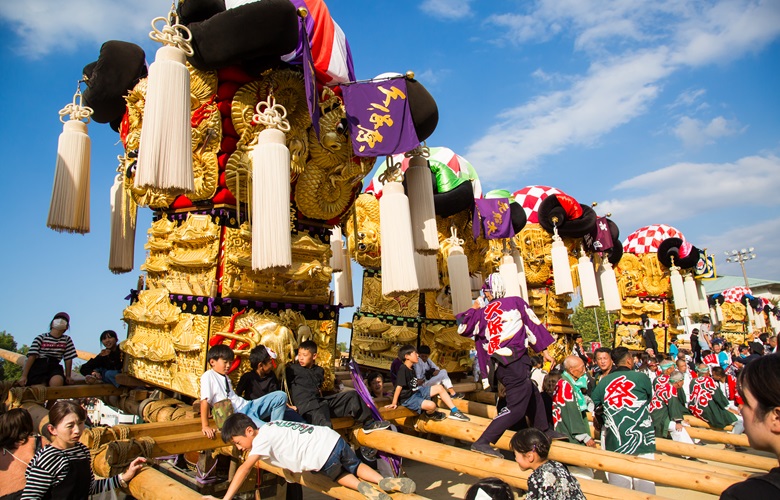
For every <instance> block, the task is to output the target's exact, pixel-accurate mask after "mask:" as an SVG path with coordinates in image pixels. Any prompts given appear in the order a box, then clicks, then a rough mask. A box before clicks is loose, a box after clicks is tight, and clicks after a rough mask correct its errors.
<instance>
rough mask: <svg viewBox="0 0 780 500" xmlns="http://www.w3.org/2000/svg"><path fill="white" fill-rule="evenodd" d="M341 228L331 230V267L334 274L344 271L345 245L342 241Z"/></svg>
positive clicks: (336, 227)
mask: <svg viewBox="0 0 780 500" xmlns="http://www.w3.org/2000/svg"><path fill="white" fill-rule="evenodd" d="M341 236H342V234H341V226H334V227H333V229H331V230H330V252H331V256H330V267H331V268H332V269H333V272H341V271H343V270H344V266H345V263H344V243H343V242H342V240H341Z"/></svg>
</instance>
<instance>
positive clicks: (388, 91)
mask: <svg viewBox="0 0 780 500" xmlns="http://www.w3.org/2000/svg"><path fill="white" fill-rule="evenodd" d="M341 89H342V92H343V95H344V105H345V108H346V112H347V121H348V122H349V133H350V135H351V136H352V148H353V150H354V151H355V155H357V156H386V155H393V154H398V153H405V152H407V151H410V150H412V149H414V148H415V147H417V146H418V145H419V144H420V141H419V140H418V139H417V132H416V131H415V130H414V123H413V122H412V113H411V111H410V109H409V100H408V98H407V93H406V79H405V78H404V77H398V78H394V79H391V80H384V81H381V82H367V83H354V84H351V85H343V86H342V87H341Z"/></svg>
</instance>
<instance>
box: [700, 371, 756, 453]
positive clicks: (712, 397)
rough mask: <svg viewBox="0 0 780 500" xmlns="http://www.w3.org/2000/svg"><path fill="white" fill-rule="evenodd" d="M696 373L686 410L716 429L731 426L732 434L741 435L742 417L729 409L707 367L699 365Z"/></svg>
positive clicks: (726, 400)
mask: <svg viewBox="0 0 780 500" xmlns="http://www.w3.org/2000/svg"><path fill="white" fill-rule="evenodd" d="M696 372H697V374H698V376H697V377H696V378H695V379H693V381H691V400H690V402H689V403H688V409H689V410H690V411H691V413H692V414H693V416H695V417H699V418H700V419H702V420H704V421H705V422H707V423H708V424H710V426H711V427H714V428H716V429H722V428H724V427H726V426H728V425H732V426H733V428H732V430H731V433H732V434H742V431H743V424H742V416H741V415H740V414H739V410H738V409H731V408H729V401H728V399H726V396H724V395H723V393H722V392H721V391H720V390H719V389H718V385H717V384H716V383H715V380H713V378H712V377H711V376H710V371H709V367H708V366H707V365H705V364H701V365H699V367H698V368H697V369H696ZM726 449H735V447H734V446H733V445H726Z"/></svg>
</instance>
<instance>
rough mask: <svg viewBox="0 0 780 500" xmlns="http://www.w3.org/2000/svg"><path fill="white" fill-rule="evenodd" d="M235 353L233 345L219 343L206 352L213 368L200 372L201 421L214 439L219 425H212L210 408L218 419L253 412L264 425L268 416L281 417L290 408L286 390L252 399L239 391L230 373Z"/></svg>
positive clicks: (215, 418) (253, 416)
mask: <svg viewBox="0 0 780 500" xmlns="http://www.w3.org/2000/svg"><path fill="white" fill-rule="evenodd" d="M234 356H235V353H233V349H231V348H230V347H228V346H226V345H224V344H217V345H215V346H213V347H211V348H209V350H208V352H207V353H206V360H207V362H208V364H209V366H210V369H209V370H206V371H205V372H204V373H203V375H201V376H200V422H201V432H202V433H203V435H204V436H206V437H207V438H209V439H214V437H215V436H216V434H217V429H215V428H213V427H209V409H212V413H213V414H214V420H216V421H217V422H220V421H222V420H223V419H224V418H227V417H228V416H229V415H231V414H232V413H233V412H238V413H245V414H247V415H249V417H250V418H251V419H252V420H253V421H254V422H255V424H256V425H258V426H262V425H265V422H264V420H267V419H270V420H281V419H282V418H283V417H284V412H285V410H286V408H287V395H286V394H285V393H284V392H283V391H276V392H272V393H270V394H267V395H265V396H263V397H260V398H257V399H255V400H252V401H247V400H246V399H244V398H242V397H241V396H239V395H238V394H236V391H234V390H233V383H232V382H231V381H230V377H228V370H229V369H230V364H231V363H232V362H233V358H234ZM215 405H216V406H215ZM217 425H220V424H219V423H218V424H217Z"/></svg>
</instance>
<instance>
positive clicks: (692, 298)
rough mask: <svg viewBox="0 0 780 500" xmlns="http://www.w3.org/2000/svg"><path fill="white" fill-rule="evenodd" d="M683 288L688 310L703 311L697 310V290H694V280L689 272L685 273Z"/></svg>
mask: <svg viewBox="0 0 780 500" xmlns="http://www.w3.org/2000/svg"><path fill="white" fill-rule="evenodd" d="M683 288H684V289H685V303H686V304H688V312H689V313H690V314H700V313H702V312H703V311H700V310H699V292H698V291H697V290H696V281H694V279H693V276H691V274H690V273H688V274H686V275H685V279H684V280H683Z"/></svg>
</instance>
